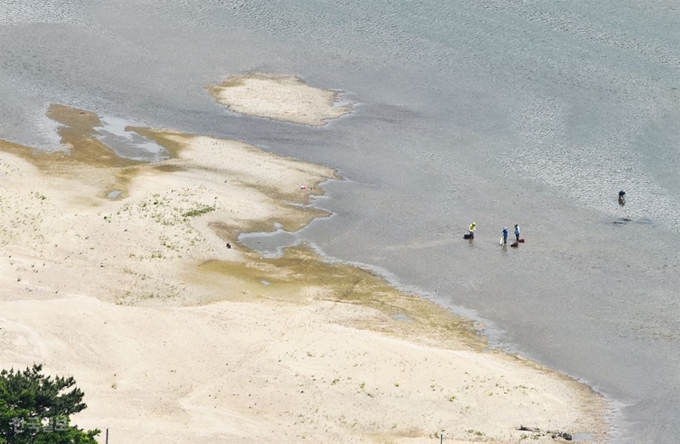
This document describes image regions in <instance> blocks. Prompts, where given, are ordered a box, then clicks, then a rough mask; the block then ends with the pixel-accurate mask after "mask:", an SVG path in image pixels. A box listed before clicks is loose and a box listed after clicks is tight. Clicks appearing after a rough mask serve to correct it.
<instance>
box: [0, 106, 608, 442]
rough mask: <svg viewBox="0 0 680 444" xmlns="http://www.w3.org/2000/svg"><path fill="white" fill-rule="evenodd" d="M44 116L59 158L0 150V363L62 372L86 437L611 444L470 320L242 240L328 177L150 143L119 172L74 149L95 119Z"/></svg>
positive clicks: (84, 149)
mask: <svg viewBox="0 0 680 444" xmlns="http://www.w3.org/2000/svg"><path fill="white" fill-rule="evenodd" d="M52 113H53V114H54V115H53V117H54V118H55V119H58V120H59V121H60V122H61V123H62V124H64V125H65V126H64V128H63V131H62V137H65V135H70V137H71V138H70V139H68V140H69V142H68V143H69V144H70V145H71V155H70V156H63V155H62V156H59V155H56V156H54V155H52V156H47V155H31V154H28V153H29V151H28V149H26V148H22V147H17V146H15V145H12V144H9V143H4V142H0V150H1V151H2V152H0V177H1V178H2V182H3V186H2V187H0V210H1V211H0V227H1V228H0V253H1V256H0V279H2V287H1V288H2V289H1V290H0V364H2V367H3V368H8V367H11V366H14V367H25V366H27V365H30V364H32V363H34V362H36V363H44V364H45V366H46V369H47V370H48V371H49V372H50V373H54V374H60V375H73V376H74V377H75V378H76V381H77V382H78V386H79V387H81V388H82V389H83V390H84V392H85V394H86V396H85V401H86V402H87V404H88V408H87V409H86V410H85V411H84V412H83V413H81V414H80V415H79V416H78V417H77V418H76V420H77V423H78V424H79V425H80V426H81V427H86V428H100V429H103V428H109V429H110V433H111V442H113V443H119V444H120V443H130V444H133V443H140V442H144V443H151V444H154V443H158V444H161V443H162V444H169V443H178V444H179V443H189V442H191V443H195V444H202V443H206V444H208V443H232V442H255V441H266V442H277V443H298V442H328V443H331V442H332V443H404V444H406V443H409V444H411V443H432V442H438V439H437V438H436V434H437V433H438V431H440V430H444V431H445V434H446V435H445V436H446V437H447V438H446V440H445V442H450V443H468V442H490V443H513V442H519V441H521V440H522V439H528V438H532V437H533V435H532V433H530V432H520V431H517V430H515V428H516V427H518V426H519V425H522V424H523V425H527V426H531V427H539V428H541V429H549V430H563V431H568V432H583V433H592V434H594V436H595V437H594V439H593V440H591V441H585V442H604V441H603V439H604V438H603V436H604V433H605V428H604V426H603V421H602V418H603V411H604V408H603V402H602V400H601V399H600V398H599V397H598V396H596V395H595V394H593V393H592V392H591V391H590V390H589V389H587V388H586V387H585V386H583V385H581V384H578V383H576V382H574V381H572V380H570V379H568V378H564V377H562V376H560V375H558V374H555V373H553V372H550V371H547V370H545V369H543V368H540V367H539V366H536V365H534V364H532V363H529V362H526V361H523V360H520V359H517V358H514V357H511V356H507V355H504V354H502V353H497V352H488V351H486V352H483V349H484V344H483V342H482V341H481V340H480V339H479V338H477V337H475V335H474V334H472V333H470V331H469V323H468V322H467V321H465V320H463V319H460V318H457V317H455V316H453V315H451V314H449V313H448V312H446V311H444V310H441V309H439V308H438V307H436V306H435V305H433V304H430V303H427V302H425V301H421V300H419V299H417V298H413V297H411V296H408V295H404V294H401V293H399V292H398V291H396V290H394V289H393V288H391V287H389V286H388V285H387V284H386V283H385V282H384V281H383V280H382V279H380V278H379V277H376V276H374V275H371V274H370V273H367V272H365V271H363V270H359V269H357V268H354V267H350V266H346V265H331V264H327V263H324V262H322V261H321V260H319V258H318V257H316V256H315V255H314V254H313V253H312V252H310V251H307V250H306V249H304V248H293V249H290V250H288V251H287V252H286V254H285V255H284V256H283V257H282V258H278V259H266V258H262V257H260V256H259V255H257V254H256V253H254V252H252V251H248V250H247V249H245V248H244V247H242V246H240V245H238V244H237V243H236V237H235V236H236V235H237V233H238V232H240V231H243V230H252V229H267V228H271V226H272V224H273V222H274V221H279V222H282V223H283V224H284V226H286V227H288V228H290V229H296V228H299V227H301V226H303V225H304V224H306V223H308V222H309V220H311V218H313V217H318V216H322V215H323V214H322V213H320V212H318V211H310V210H307V209H305V208H304V207H299V206H293V205H290V204H289V203H288V202H297V203H305V202H309V200H310V196H311V195H313V194H315V193H318V192H319V191H318V185H319V183H321V182H322V181H325V180H327V179H330V178H335V174H334V172H333V171H332V170H330V169H328V168H325V167H321V166H315V165H310V164H306V163H302V162H298V161H295V160H292V159H286V158H282V157H279V156H275V155H272V154H268V153H265V152H262V151H260V150H257V149H255V148H254V147H251V146H248V145H245V144H242V143H238V142H232V141H226V140H215V139H210V138H206V137H199V136H185V135H179V134H172V133H162V132H154V131H150V130H142V129H139V130H138V131H139V132H140V134H144V135H146V136H148V137H152V138H154V139H155V140H156V141H157V142H159V143H161V144H163V146H166V147H167V148H168V149H169V150H170V151H171V152H173V153H174V158H172V159H169V160H166V161H164V162H161V163H159V164H154V165H145V164H138V163H126V162H122V163H121V162H119V161H117V160H115V159H113V158H107V157H106V156H105V153H106V150H105V148H103V147H102V146H99V145H97V144H96V143H93V142H92V140H91V138H87V137H82V138H79V137H78V134H79V132H80V133H83V134H86V133H87V131H84V129H83V128H87V127H88V126H91V125H93V122H94V121H95V120H96V116H93V115H91V114H89V113H83V112H77V111H74V110H69V109H67V108H63V107H62V108H53V109H52ZM87 119H90V120H87ZM79 125H80V126H79ZM69 128H70V129H74V128H80V129H79V130H78V131H74V132H71V133H69V132H68V131H66V130H68V129H69ZM73 159H77V161H75V160H73ZM303 185H304V186H305V188H304V189H302V188H301V187H302V186H303ZM111 190H121V192H122V194H121V197H120V198H118V199H108V198H107V197H106V196H107V194H108V193H109V192H110V191H111ZM226 242H231V243H232V245H234V247H235V248H232V249H227V248H226V247H225V244H226ZM397 315H399V316H397ZM530 441H531V442H554V441H553V440H552V438H550V437H546V436H540V437H537V439H536V440H533V439H531V440H530Z"/></svg>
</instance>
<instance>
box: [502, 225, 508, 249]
mask: <svg viewBox="0 0 680 444" xmlns="http://www.w3.org/2000/svg"><path fill="white" fill-rule="evenodd" d="M507 243H508V227H503V245H505V244H507Z"/></svg>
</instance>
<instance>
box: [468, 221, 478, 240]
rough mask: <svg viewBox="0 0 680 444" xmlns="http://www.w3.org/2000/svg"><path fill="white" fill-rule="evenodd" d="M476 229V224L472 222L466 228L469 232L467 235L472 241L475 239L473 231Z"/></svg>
mask: <svg viewBox="0 0 680 444" xmlns="http://www.w3.org/2000/svg"><path fill="white" fill-rule="evenodd" d="M476 229H477V222H472V223H471V224H470V226H469V227H468V231H469V235H470V237H469V238H470V239H474V238H475V230H476Z"/></svg>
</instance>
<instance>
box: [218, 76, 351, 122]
mask: <svg viewBox="0 0 680 444" xmlns="http://www.w3.org/2000/svg"><path fill="white" fill-rule="evenodd" d="M209 91H210V94H211V95H212V96H213V97H214V98H215V99H216V100H217V101H218V102H220V103H222V104H224V105H227V106H228V107H229V109H231V110H232V111H235V112H238V113H241V114H248V115H250V116H258V117H268V118H270V119H274V120H281V121H284V122H291V123H299V124H302V125H312V126H321V125H325V124H326V121H327V120H329V119H337V118H338V117H340V116H343V115H345V114H348V113H349V112H350V111H352V105H338V104H337V103H336V100H337V93H336V92H334V91H328V90H324V89H319V88H314V87H312V86H309V85H308V84H306V83H305V82H304V81H303V80H302V79H300V78H298V77H293V76H283V75H272V74H260V73H251V74H245V75H240V76H234V77H230V78H229V79H227V80H226V81H224V82H222V83H220V84H218V85H215V86H211V87H209Z"/></svg>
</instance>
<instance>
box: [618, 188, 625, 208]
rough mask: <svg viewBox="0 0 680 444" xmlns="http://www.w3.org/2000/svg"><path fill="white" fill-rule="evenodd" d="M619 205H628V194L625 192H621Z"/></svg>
mask: <svg viewBox="0 0 680 444" xmlns="http://www.w3.org/2000/svg"><path fill="white" fill-rule="evenodd" d="M619 205H621V206H624V205H626V192H625V191H623V190H621V191H619Z"/></svg>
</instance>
